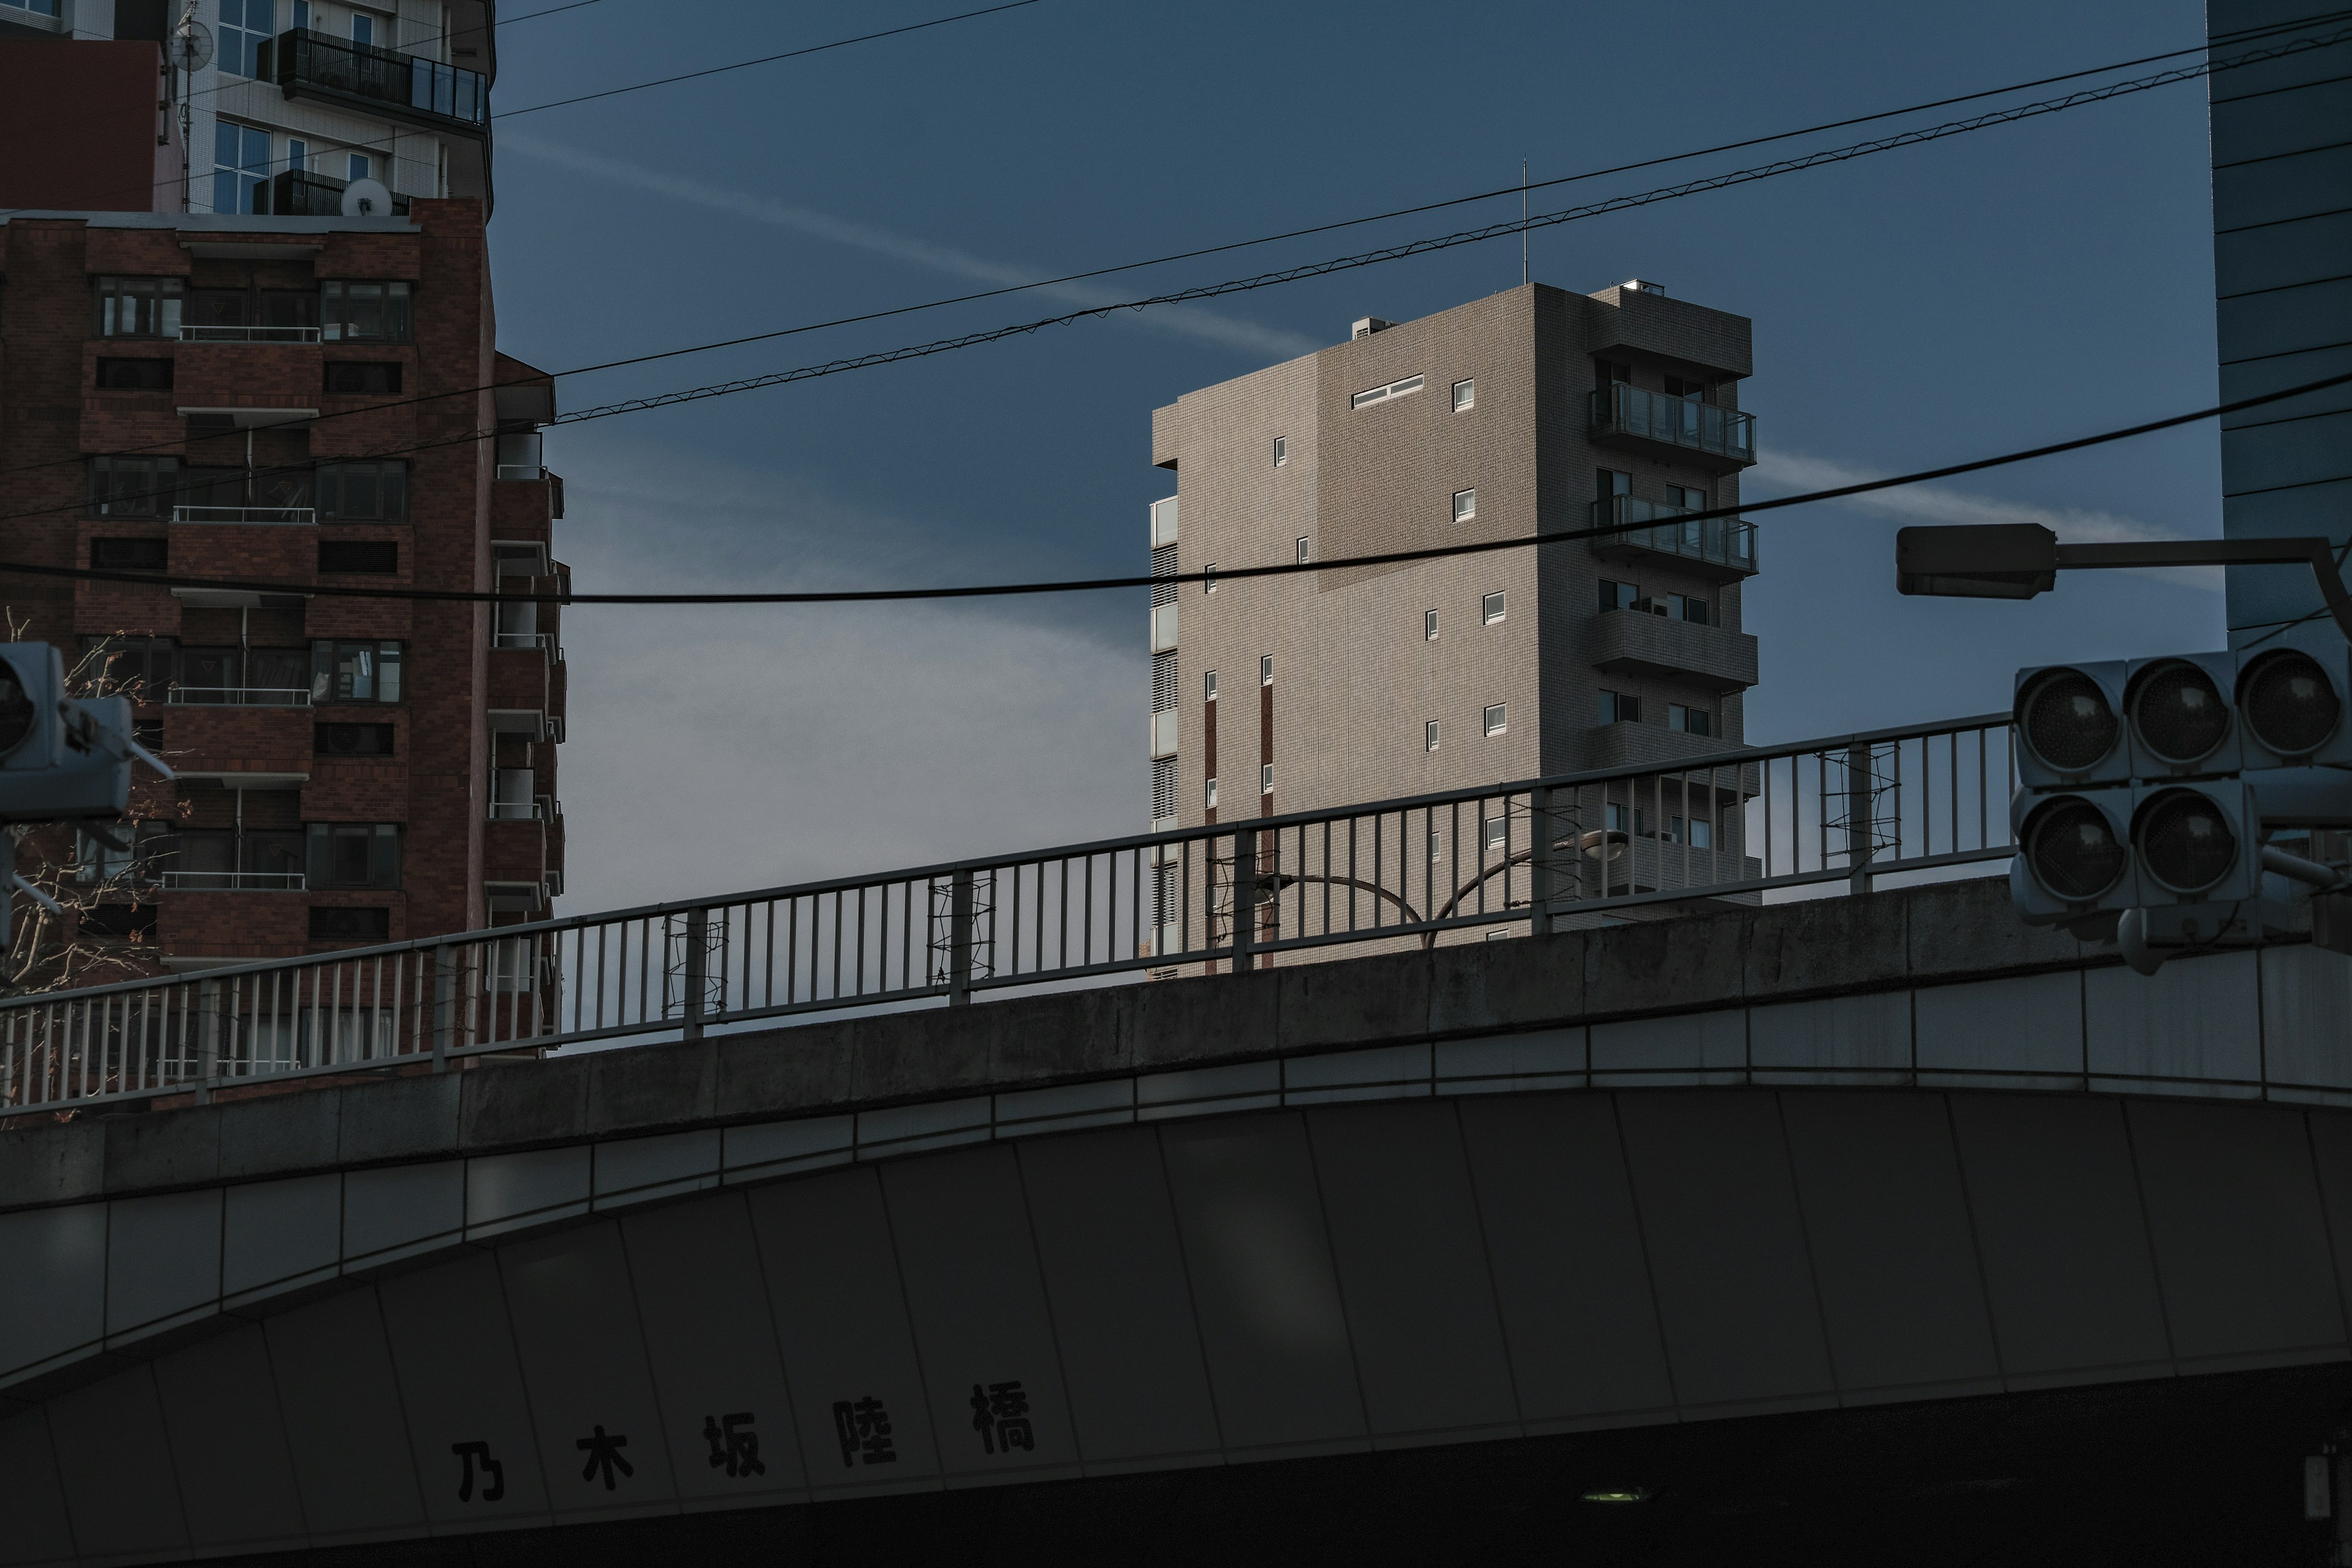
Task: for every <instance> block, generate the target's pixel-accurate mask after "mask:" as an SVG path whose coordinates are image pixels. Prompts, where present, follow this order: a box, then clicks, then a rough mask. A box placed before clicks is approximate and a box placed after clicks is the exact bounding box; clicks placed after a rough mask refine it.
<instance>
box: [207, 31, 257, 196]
mask: <svg viewBox="0 0 2352 1568" xmlns="http://www.w3.org/2000/svg"><path fill="white" fill-rule="evenodd" d="M222 31H223V33H224V35H226V31H227V29H226V28H223V29H222ZM268 183H269V132H267V131H264V130H262V129H260V128H259V127H258V126H253V125H239V124H237V123H236V121H233V120H215V121H213V211H215V212H216V213H250V212H255V211H257V210H258V204H259V199H260V193H261V190H262V188H263V187H264V186H265V185H267V184H268Z"/></svg>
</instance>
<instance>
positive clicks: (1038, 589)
mask: <svg viewBox="0 0 2352 1568" xmlns="http://www.w3.org/2000/svg"><path fill="white" fill-rule="evenodd" d="M2347 383H2352V371H2347V372H2345V373H2343V374H2338V375H2331V376H2327V377H2326V378H2324V379H2322V380H2319V381H2309V382H2305V383H2303V384H2300V385H2296V386H2289V387H2283V388H2281V389H2280V390H2278V391H2276V392H2265V393H2261V394H2259V395H2255V396H2252V397H2241V398H2238V399H2236V400H2234V401H2232V402H2229V403H2221V404H2216V405H2213V406H2212V407H2210V408H2199V409H2194V410H2192V411H2190V412H2189V413H2187V414H2172V415H2168V416H2165V417H2163V418H2161V419H2150V420H2147V421H2144V422H2143V423H2140V424H2137V425H2127V426H2123V427H2121V428H2119V429H2114V430H2103V431H2100V432H2099V433H2098V434H2096V435H2093V436H2076V437H2070V438H2068V439H2066V440H2063V441H2052V442H2048V443H2045V444H2043V445H2042V446H2038V447H2025V448H2023V449H2022V450H2020V451H2014V452H2003V453H2001V454H2000V455H1999V456H1997V457H1990V458H1969V459H1968V460H1966V461H1964V462H1958V463H1947V464H1945V465H1943V466H1942V467H1940V468H1922V469H1919V470H1918V471H1916V472H1915V473H1908V474H1896V475H1894V476H1892V477H1891V478H1887V479H1862V480H1858V481H1856V482H1855V483H1853V484H1849V485H1837V486H1833V487H1832V488H1830V489H1820V490H1808V491H1806V492H1804V493H1803V494H1801V495H1793V496H1776V497H1774V498H1772V499H1770V500H1760V501H1753V502H1750V503H1748V504H1747V505H1745V506H1726V507H1712V508H1707V509H1706V510H1697V511H1687V512H1683V513H1680V514H1678V515H1677V516H1675V518H1674V519H1673V520H1672V521H1675V522H1678V523H1687V522H1705V521H1711V520H1713V519H1716V518H1728V517H1738V516H1739V515H1741V514H1742V513H1746V512H1759V511H1776V510H1781V509H1784V508H1787V507H1795V506H1811V505H1814V504H1816V503H1819V502H1822V501H1832V500H1844V499H1845V498H1847V497H1849V496H1858V495H1868V494H1870V493H1872V492H1873V491H1876V490H1890V489H1900V488H1902V487H1903V486H1906V485H1916V484H1926V483H1927V482H1929V481H1931V480H1935V479H1952V478H1954V477H1956V476H1958V475H1960V474H1973V473H1979V472H1982V471H1983V470H1985V469H1987V468H2006V467H2008V466H2010V465H2011V464H2014V463H2025V462H2032V461H2033V460H2035V459H2036V458H2052V457H2056V456H2058V455H2059V454H2061V453H2064V452H2079V451H2082V450H2084V449H2085V448H2087V447H2103V446H2105V445H2107V444H2109V443H2111V442H2115V441H2128V440H2130V439H2132V438H2133V437H2138V436H2148V435H2153V434H2155V433H2156V432H2157V431H2159V430H2170V429H2173V428H2176V427H2177V426H2182V425H2193V424H2197V423H2199V422H2200V421H2202V420H2206V419H2214V418H2219V417H2221V416H2225V415H2230V414H2237V413H2242V412H2243V411H2244V410H2246V409H2249V408H2261V407H2264V406H2266V405H2271V404H2273V403H2283V402H2285V401H2287V400H2289V399H2291V398H2296V397H2305V396H2308V395H2311V394H2313V393H2315V392H2325V391H2326V390H2327V389H2329V388H2330V387H2336V386H2342V385H2345V384H2347ZM1647 526H1650V525H1648V524H1641V523H1636V524H1622V523H1621V524H1613V525H1611V526H1608V527H1603V528H1570V529H1562V530H1559V531H1557V532H1549V533H1534V534H1519V535H1515V536H1513V537H1511V538H1508V539H1486V540H1476V541H1473V542H1468V543H1464V544H1436V545H1430V546H1428V547H1426V548H1423V549H1420V550H1391V551H1385V552H1381V553H1379V554H1374V555H1350V556H1341V557H1338V558H1335V559H1332V560H1328V561H1310V562H1307V563H1303V564H1302V563H1292V562H1284V563H1277V564H1275V565H1271V566H1234V567H1220V568H1218V569H1217V570H1215V571H1214V572H1181V573H1174V574H1170V575H1167V576H1150V575H1146V576H1127V577H1082V578H1071V579H1064V580H1060V581H1052V582H1034V583H985V584H952V585H945V586H938V587H928V588H838V589H811V590H807V591H792V592H780V593H701V594H565V593H547V594H505V593H497V592H487V593H478V592H473V591H470V590H462V589H444V588H360V587H347V586H344V585H342V584H310V583H287V582H277V581H271V580H268V579H264V578H241V577H185V576H175V575H173V574H169V573H155V572H123V571H113V570H109V569H104V568H100V567H94V566H49V565H39V564H32V563H22V562H0V573H18V574H25V575H27V576H36V577H61V578H70V579H73V580H76V581H80V582H99V583H134V584H142V585H144V586H147V587H151V588H152V587H161V588H208V589H215V590H224V591H227V592H232V593H258V594H293V595H310V596H314V597H321V598H351V599H397V600H408V601H412V602H424V603H430V604H497V605H515V604H554V605H871V604H899V603H905V602H908V601H910V600H923V599H992V598H1011V597H1019V596H1030V595H1040V594H1087V593H1098V592H1103V591H1106V590H1110V589H1122V588H1127V589H1132V588H1153V587H1163V586H1168V585H1171V584H1186V583H1203V584H1205V583H1209V582H1212V581H1213V582H1217V583H1221V584H1222V583H1235V582H1243V581H1246V580H1248V579H1251V578H1256V577H1290V576H1297V575H1299V574H1303V573H1308V572H1344V571H1347V570H1349V569H1350V568H1354V567H1369V566H1402V565H1408V564H1411V563H1414V562H1419V561H1440V560H1444V559H1447V558H1450V557H1453V556H1457V555H1485V554H1491V553H1493V552H1496V551H1502V550H1525V549H1529V548H1533V547H1539V546H1542V545H1547V544H1562V543H1566V542H1570V541H1571V540H1582V539H1599V538H1602V537H1605V536H1609V535H1616V534H1624V533H1627V532H1630V531H1633V529H1634V528H1640V527H1647Z"/></svg>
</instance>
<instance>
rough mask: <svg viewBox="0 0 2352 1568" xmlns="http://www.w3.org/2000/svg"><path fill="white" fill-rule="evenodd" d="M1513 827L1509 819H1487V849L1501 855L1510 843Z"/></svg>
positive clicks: (1493, 817) (1498, 817) (1497, 817)
mask: <svg viewBox="0 0 2352 1568" xmlns="http://www.w3.org/2000/svg"><path fill="white" fill-rule="evenodd" d="M1510 834H1511V825H1510V822H1509V820H1508V819H1507V818H1506V817H1500V816H1490V817H1488V818H1487V819H1486V848H1487V850H1488V851H1489V852H1490V853H1496V854H1499V853H1501V852H1502V850H1503V849H1504V848H1505V847H1507V846H1508V844H1509V841H1510Z"/></svg>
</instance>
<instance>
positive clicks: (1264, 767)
mask: <svg viewBox="0 0 2352 1568" xmlns="http://www.w3.org/2000/svg"><path fill="white" fill-rule="evenodd" d="M1257 793H1258V794H1260V795H1272V794H1273V793H1274V764H1273V763H1259V764H1258V770H1257Z"/></svg>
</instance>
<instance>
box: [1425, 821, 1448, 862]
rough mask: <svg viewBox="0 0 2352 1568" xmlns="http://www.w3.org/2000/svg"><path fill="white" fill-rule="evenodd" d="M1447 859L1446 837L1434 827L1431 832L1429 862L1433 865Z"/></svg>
mask: <svg viewBox="0 0 2352 1568" xmlns="http://www.w3.org/2000/svg"><path fill="white" fill-rule="evenodd" d="M1444 858H1445V835H1444V834H1443V833H1441V832H1439V831H1438V830H1437V829H1436V828H1434V827H1433V828H1431V829H1430V830H1429V860H1430V864H1431V865H1435V864H1436V863H1437V862H1438V861H1440V860H1443V859H1444Z"/></svg>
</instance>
